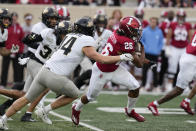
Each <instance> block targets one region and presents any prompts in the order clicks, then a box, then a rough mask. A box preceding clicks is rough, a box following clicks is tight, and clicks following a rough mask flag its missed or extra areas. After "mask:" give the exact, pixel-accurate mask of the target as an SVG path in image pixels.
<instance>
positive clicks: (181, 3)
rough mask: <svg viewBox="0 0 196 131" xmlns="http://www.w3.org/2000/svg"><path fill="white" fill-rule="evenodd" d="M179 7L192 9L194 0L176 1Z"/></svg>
mask: <svg viewBox="0 0 196 131" xmlns="http://www.w3.org/2000/svg"><path fill="white" fill-rule="evenodd" d="M176 6H177V7H192V0H176Z"/></svg>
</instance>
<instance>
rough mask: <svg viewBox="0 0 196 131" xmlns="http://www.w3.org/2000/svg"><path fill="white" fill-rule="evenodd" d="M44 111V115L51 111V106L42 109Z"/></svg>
mask: <svg viewBox="0 0 196 131" xmlns="http://www.w3.org/2000/svg"><path fill="white" fill-rule="evenodd" d="M44 110H45V112H46V113H48V112H50V111H51V110H52V107H51V104H49V105H47V106H45V107H44Z"/></svg>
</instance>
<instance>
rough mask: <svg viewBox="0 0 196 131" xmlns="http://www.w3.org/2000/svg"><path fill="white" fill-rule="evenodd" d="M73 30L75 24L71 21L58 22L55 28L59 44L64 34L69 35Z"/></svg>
mask: <svg viewBox="0 0 196 131" xmlns="http://www.w3.org/2000/svg"><path fill="white" fill-rule="evenodd" d="M72 31H73V25H72V24H71V22H69V21H65V20H63V21H61V22H59V23H58V25H57V26H56V29H55V35H56V38H57V45H59V44H60V43H61V41H62V35H64V36H65V35H67V34H68V33H71V32H72Z"/></svg>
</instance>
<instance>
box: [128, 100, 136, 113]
mask: <svg viewBox="0 0 196 131" xmlns="http://www.w3.org/2000/svg"><path fill="white" fill-rule="evenodd" d="M136 101H137V98H131V97H129V96H128V102H127V112H128V113H130V112H131V110H132V109H133V107H134V106H135V103H136Z"/></svg>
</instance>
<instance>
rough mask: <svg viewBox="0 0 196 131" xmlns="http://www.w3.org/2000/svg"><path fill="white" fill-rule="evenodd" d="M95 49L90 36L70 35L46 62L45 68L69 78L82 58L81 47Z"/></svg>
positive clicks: (93, 41)
mask: <svg viewBox="0 0 196 131" xmlns="http://www.w3.org/2000/svg"><path fill="white" fill-rule="evenodd" d="M86 46H91V47H95V40H94V39H93V37H91V36H86V35H83V34H78V33H77V34H76V33H70V34H68V35H66V36H65V38H64V40H63V42H62V43H61V46H60V48H59V49H58V50H57V51H56V52H54V54H53V55H52V56H51V58H50V59H49V60H48V61H46V64H45V67H49V68H50V70H51V71H52V72H54V73H56V74H58V75H64V76H70V75H71V73H72V72H73V71H74V69H75V68H76V67H77V66H78V65H79V64H80V62H81V61H82V60H83V58H84V56H85V55H84V53H83V51H82V49H83V47H86Z"/></svg>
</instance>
